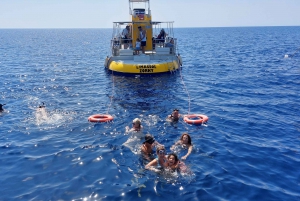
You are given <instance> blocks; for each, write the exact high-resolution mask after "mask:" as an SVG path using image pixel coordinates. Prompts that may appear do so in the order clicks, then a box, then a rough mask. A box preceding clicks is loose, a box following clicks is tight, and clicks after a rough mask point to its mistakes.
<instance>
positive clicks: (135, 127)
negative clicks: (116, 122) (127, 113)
mask: <svg viewBox="0 0 300 201" xmlns="http://www.w3.org/2000/svg"><path fill="white" fill-rule="evenodd" d="M125 129H126V132H131V131H141V130H142V129H143V126H142V125H141V120H140V119H139V118H135V119H134V120H133V121H132V128H129V126H126V127H125Z"/></svg>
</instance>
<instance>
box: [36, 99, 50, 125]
mask: <svg viewBox="0 0 300 201" xmlns="http://www.w3.org/2000/svg"><path fill="white" fill-rule="evenodd" d="M35 118H36V119H37V121H39V122H40V121H45V120H48V116H47V112H46V106H45V103H44V102H42V105H39V106H38V108H37V110H36V114H35ZM38 124H39V123H38Z"/></svg>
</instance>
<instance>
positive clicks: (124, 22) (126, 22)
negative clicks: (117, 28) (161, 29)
mask: <svg viewBox="0 0 300 201" xmlns="http://www.w3.org/2000/svg"><path fill="white" fill-rule="evenodd" d="M113 23H118V24H129V23H132V24H143V23H145V22H132V21H123V22H113ZM150 23H151V24H161V23H174V21H166V22H153V21H152V22H150Z"/></svg>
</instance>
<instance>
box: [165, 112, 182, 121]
mask: <svg viewBox="0 0 300 201" xmlns="http://www.w3.org/2000/svg"><path fill="white" fill-rule="evenodd" d="M180 116H181V115H180V114H179V110H178V109H174V110H173V112H172V114H171V115H169V116H168V118H167V120H168V121H171V122H176V121H178V120H179V117H180Z"/></svg>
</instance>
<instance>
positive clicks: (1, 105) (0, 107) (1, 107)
mask: <svg viewBox="0 0 300 201" xmlns="http://www.w3.org/2000/svg"><path fill="white" fill-rule="evenodd" d="M4 105H6V104H1V103H0V112H3V111H4V109H3V106H4Z"/></svg>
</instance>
